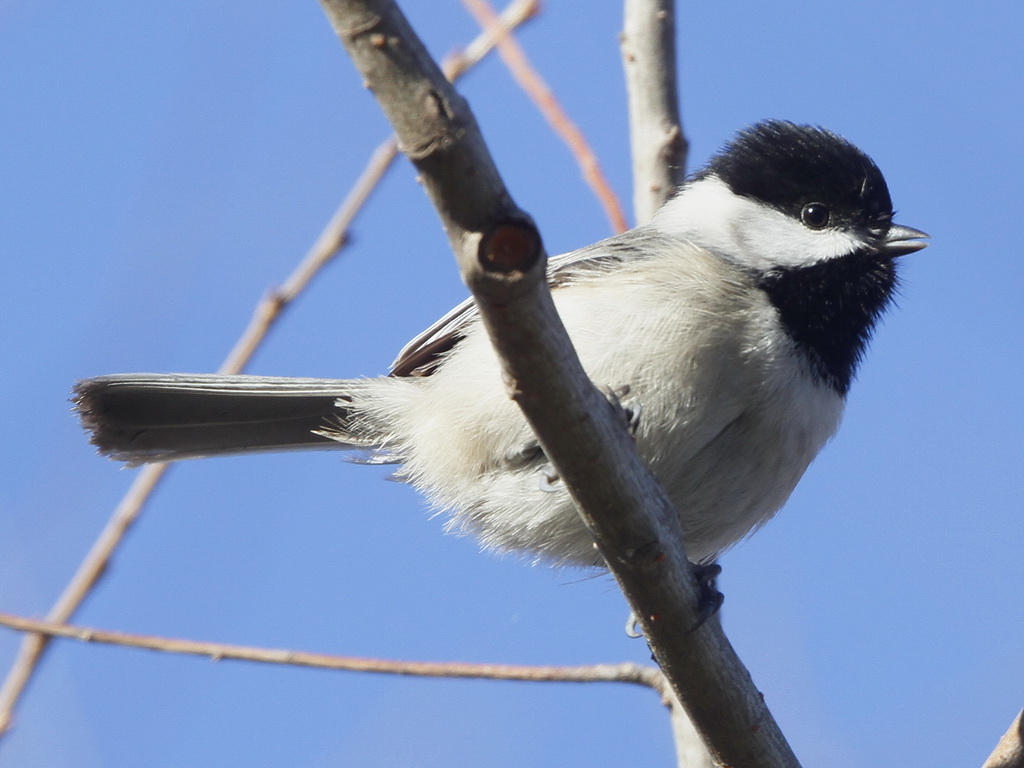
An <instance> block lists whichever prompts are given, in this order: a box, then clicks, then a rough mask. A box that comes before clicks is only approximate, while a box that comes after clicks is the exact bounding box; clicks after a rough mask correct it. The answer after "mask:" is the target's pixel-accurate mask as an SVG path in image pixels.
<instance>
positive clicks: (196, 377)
mask: <svg viewBox="0 0 1024 768" xmlns="http://www.w3.org/2000/svg"><path fill="white" fill-rule="evenodd" d="M893 216H894V212H893V206H892V201H891V198H890V194H889V189H888V186H887V185H886V182H885V178H884V177H883V175H882V173H881V171H880V170H879V168H878V166H877V165H876V164H875V163H874V161H872V160H871V158H870V157H869V156H868V155H867V154H865V153H864V152H862V151H861V150H860V149H859V148H858V147H857V146H855V145H854V144H852V143H851V142H849V141H848V140H846V139H845V138H843V137H841V136H840V135H838V134H836V133H833V132H831V131H829V130H826V129H824V128H821V127H818V126H814V125H806V124H798V123H794V122H789V121H783V120H774V119H773V120H764V121H761V122H758V123H755V124H753V125H750V126H748V127H746V128H744V129H742V130H741V131H739V132H738V133H737V134H736V135H735V136H734V137H733V138H732V139H731V140H730V141H729V142H728V143H726V144H725V146H724V147H723V148H722V149H721V150H720V151H719V152H718V153H717V154H715V155H713V156H712V157H711V159H710V160H709V161H708V162H707V164H706V165H705V166H704V167H702V168H701V169H700V170H698V171H696V172H695V173H693V174H692V175H691V176H689V177H688V178H687V179H686V180H685V181H684V182H683V183H682V184H681V185H680V187H679V189H678V190H676V191H675V193H674V194H673V195H672V197H671V198H670V199H669V200H668V201H667V202H666V203H665V204H664V205H663V207H662V208H661V209H660V210H658V212H657V213H656V214H655V215H654V216H653V218H652V219H651V220H650V221H649V222H647V223H644V224H641V225H639V226H637V227H635V228H633V229H630V230H628V231H625V232H622V233H620V234H617V235H615V236H613V237H610V238H608V239H605V240H602V241H600V242H597V243H595V244H593V245H589V246H587V247H584V248H581V249H579V250H575V251H572V252H570V253H566V254H563V255H561V256H556V257H553V258H551V259H550V260H549V262H548V267H547V278H548V282H549V284H550V287H551V293H552V297H553V299H554V303H555V306H556V308H557V309H558V312H559V315H560V316H561V318H562V320H563V322H564V324H565V327H566V329H567V331H568V333H569V336H570V338H571V340H572V342H573V344H574V346H575V348H576V351H577V353H578V355H579V357H580V360H581V362H582V364H583V367H584V369H585V370H586V372H587V374H588V375H589V377H590V378H591V380H592V381H593V382H595V383H596V384H597V385H599V386H601V387H603V388H605V389H606V391H608V392H609V393H611V394H612V396H614V397H616V398H617V399H618V400H620V401H621V405H622V409H623V411H624V413H625V414H626V415H627V418H628V422H629V424H628V427H629V429H630V430H631V432H632V433H633V436H634V440H635V445H636V450H637V452H638V454H639V456H640V458H641V459H642V460H643V462H644V463H645V464H646V465H647V466H648V467H649V468H650V470H652V472H653V474H654V475H655V477H657V479H658V480H659V481H660V482H661V484H662V485H663V487H664V488H665V490H666V492H667V494H668V496H669V498H670V499H671V501H672V502H673V504H674V506H675V508H676V510H677V511H678V514H679V518H680V522H681V525H682V531H683V535H684V539H685V546H686V551H687V555H688V557H689V559H690V560H691V561H692V562H693V563H695V564H698V565H699V564H709V563H713V561H714V560H715V559H716V558H717V557H718V556H719V555H720V554H721V553H722V552H724V551H725V550H727V549H728V548H730V547H731V546H733V545H734V544H736V543H737V542H739V541H740V540H742V539H743V538H745V537H746V536H748V535H749V534H750V533H751V532H753V531H754V530H756V529H757V528H759V527H760V526H761V525H763V524H764V523H765V522H766V521H768V520H769V519H770V518H772V517H773V516H774V515H775V514H776V512H777V511H778V510H779V509H780V508H781V507H782V506H783V505H784V503H785V502H786V501H787V499H788V498H789V496H790V494H791V493H792V491H793V489H794V488H795V487H796V485H797V483H798V481H799V480H800V478H801V477H802V476H803V474H804V472H805V470H806V469H807V467H808V466H809V465H810V463H811V462H812V460H813V459H814V458H815V457H816V456H817V454H818V453H819V451H820V450H821V449H822V447H823V446H824V445H825V444H826V443H827V442H828V441H829V440H830V439H831V438H832V437H833V435H834V434H835V432H836V430H837V428H838V426H839V423H840V420H841V417H842V413H843V409H844V405H845V402H846V398H847V394H848V392H849V390H850V386H851V384H852V382H853V380H854V378H855V375H856V371H857V368H858V365H859V363H860V362H861V360H862V358H863V355H864V353H865V350H866V347H867V345H868V342H869V340H870V338H871V336H872V332H873V330H874V329H875V327H876V325H877V322H878V320H879V319H880V317H881V316H882V314H883V312H884V311H885V310H886V308H887V307H889V306H890V304H891V303H892V300H893V297H894V294H895V293H896V291H897V289H898V274H897V273H898V266H899V261H900V257H902V256H904V255H907V254H910V253H913V252H916V251H919V250H921V249H922V248H924V247H925V246H926V245H927V238H928V235H927V234H925V233H924V232H922V231H920V230H917V229H913V228H911V227H907V226H902V225H899V224H896V223H894V221H893ZM73 401H74V404H75V408H76V409H77V411H78V413H79V415H80V418H81V420H82V423H83V425H84V427H85V428H86V429H87V431H89V432H90V433H91V439H92V442H93V443H94V444H95V445H96V446H97V448H98V450H99V452H101V453H102V454H105V455H107V456H109V457H112V458H114V459H117V460H120V461H123V462H127V463H128V464H129V465H139V464H144V463H147V462H163V461H176V460H181V459H191V458H200V457H214V456H222V455H229V454H239V453H252V452H263V451H288V450H300V449H347V450H351V451H356V452H358V456H360V457H362V460H364V461H369V462H375V463H392V464H396V465H398V469H397V470H396V477H397V478H398V479H400V480H403V481H406V482H408V483H410V484H411V485H413V486H414V487H415V488H417V489H418V490H419V491H421V492H422V493H423V494H424V495H425V497H426V498H427V500H428V501H429V504H430V506H431V507H432V508H433V509H434V510H437V511H439V512H443V513H444V514H445V515H446V516H447V517H446V525H445V527H446V529H447V530H449V531H454V532H457V533H464V534H472V535H474V536H476V537H477V538H478V540H479V541H480V543H481V545H482V547H483V548H485V549H489V550H497V551H499V552H511V553H515V554H518V555H520V556H523V557H525V558H527V559H529V560H531V561H534V562H547V563H551V564H554V565H568V566H583V567H598V568H602V567H605V563H604V562H603V560H602V558H601V555H600V553H599V552H598V551H597V549H596V548H595V546H594V542H593V539H592V537H591V535H590V533H589V532H588V531H587V529H586V527H585V526H584V524H583V522H582V521H581V519H580V517H579V515H578V513H577V511H576V508H575V506H574V503H573V501H572V498H571V497H570V494H569V492H568V490H567V489H566V488H565V487H564V485H563V484H562V482H561V481H560V479H559V477H558V473H557V471H556V470H555V469H554V468H553V467H552V465H551V463H550V462H549V460H548V458H547V457H546V456H545V454H544V451H543V448H542V447H541V446H540V444H539V443H538V441H537V439H536V437H535V436H534V435H533V432H532V430H531V429H530V427H529V425H528V424H527V422H526V420H525V418H524V417H523V415H522V413H521V412H520V411H519V408H518V406H517V405H516V404H515V403H514V402H513V401H512V400H511V399H510V398H509V396H508V393H507V391H506V387H505V384H504V382H503V380H502V374H501V369H500V366H499V362H498V359H497V356H496V354H495V352H494V351H493V349H492V348H491V345H490V342H489V340H488V338H487V334H486V332H485V329H484V327H483V324H482V322H481V319H480V315H479V312H478V310H477V308H476V306H475V305H474V303H473V302H472V300H471V299H468V300H466V301H465V302H463V303H462V304H460V305H458V306H456V307H455V308H454V309H453V310H451V311H450V312H448V313H447V314H446V315H444V316H443V317H442V318H441V319H440V320H438V321H437V322H436V323H435V324H434V325H432V326H431V327H430V328H428V329H426V330H425V331H423V332H422V333H420V334H419V335H418V336H416V337H415V338H413V339H412V340H411V341H410V342H409V343H408V344H407V345H406V346H405V347H404V348H403V349H402V350H401V351H400V352H399V354H398V357H397V359H396V360H395V361H394V362H393V364H392V366H391V368H390V371H389V373H388V374H387V375H385V376H381V377H378V378H363V379H314V378H291V377H270V376H253V375H217V374H159V373H158V374H151V373H141V374H115V375H107V376H99V377H96V378H91V379H86V380H83V381H80V382H78V383H77V384H76V385H75V388H74V392H73Z"/></svg>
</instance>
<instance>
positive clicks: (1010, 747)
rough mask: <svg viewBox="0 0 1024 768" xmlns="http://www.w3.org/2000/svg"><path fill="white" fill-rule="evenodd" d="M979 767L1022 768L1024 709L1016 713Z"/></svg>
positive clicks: (1023, 766) (1023, 755)
mask: <svg viewBox="0 0 1024 768" xmlns="http://www.w3.org/2000/svg"><path fill="white" fill-rule="evenodd" d="M981 768H1024V709H1022V710H1021V711H1020V712H1018V713H1017V717H1016V718H1015V719H1014V721H1013V723H1012V724H1011V725H1010V727H1009V729H1008V730H1007V731H1006V733H1004V734H1003V738H1001V739H1000V740H999V743H998V744H997V745H996V748H995V749H994V750H993V751H992V754H991V755H989V757H988V760H986V761H985V764H984V765H983V766H982V767H981Z"/></svg>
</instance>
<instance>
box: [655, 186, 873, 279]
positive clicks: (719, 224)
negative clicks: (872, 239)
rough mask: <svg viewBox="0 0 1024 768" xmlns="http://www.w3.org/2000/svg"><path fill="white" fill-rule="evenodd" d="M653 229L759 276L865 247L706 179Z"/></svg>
mask: <svg viewBox="0 0 1024 768" xmlns="http://www.w3.org/2000/svg"><path fill="white" fill-rule="evenodd" d="M652 225H653V226H655V227H657V228H658V229H660V230H661V231H663V232H666V233H668V234H671V235H673V236H675V237H679V238H681V239H684V240H687V241H689V242H691V243H693V244H694V245H696V246H699V247H702V248H707V249H708V250H710V251H714V252H715V253H717V254H719V255H720V256H723V257H725V258H727V259H729V260H731V261H734V262H736V263H738V264H742V265H743V266H747V267H751V268H753V269H756V270H758V271H765V270H768V269H771V268H773V267H801V266H808V265H809V264H814V263H816V262H820V261H826V260H828V259H835V258H838V257H840V256H847V255H849V254H851V253H854V252H855V251H857V250H859V249H860V248H862V247H863V243H862V242H861V241H860V240H859V239H858V238H856V237H855V236H854V235H852V234H851V233H849V232H843V231H840V230H835V229H822V230H812V229H808V228H807V227H805V226H804V225H803V224H801V223H800V222H799V221H797V220H795V219H793V218H790V217H789V216H786V215H785V214H784V213H781V212H780V211H777V210H775V209H774V208H769V207H768V206H766V205H762V204H760V203H757V202H754V201H753V200H751V199H749V198H746V197H740V196H738V195H735V194H733V192H732V191H731V190H730V189H729V188H728V186H726V185H725V184H724V183H723V182H722V181H721V180H719V179H717V178H715V177H714V176H710V177H708V178H705V179H702V180H700V181H698V182H696V183H695V184H692V185H690V186H688V187H686V188H685V189H683V191H682V192H680V194H678V195H676V197H674V198H672V199H671V200H670V201H669V202H668V203H666V204H665V205H664V207H662V209H661V210H660V211H658V213H657V214H656V215H655V217H654V219H653V220H652Z"/></svg>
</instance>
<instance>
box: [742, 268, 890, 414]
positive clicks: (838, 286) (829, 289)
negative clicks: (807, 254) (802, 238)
mask: <svg viewBox="0 0 1024 768" xmlns="http://www.w3.org/2000/svg"><path fill="white" fill-rule="evenodd" d="M896 284H897V278H896V268H895V264H894V263H893V261H892V260H891V259H880V258H878V257H877V256H873V255H853V256H847V257H843V258H838V259H829V260H827V261H823V262H819V263H817V264H812V265H810V266H803V267H782V268H776V269H772V270H769V271H767V272H765V273H764V274H763V275H762V276H761V277H760V279H759V281H758V287H760V288H761V289H762V290H763V291H764V292H765V293H766V294H767V295H768V298H769V300H770V301H771V303H772V304H773V305H774V306H775V308H776V310H777V311H778V313H779V318H780V319H781V320H782V323H783V325H784V326H785V328H786V332H787V333H788V334H789V336H790V337H791V338H792V339H793V341H794V342H795V343H796V345H797V348H798V349H800V351H801V352H803V353H804V355H805V356H806V357H807V360H808V361H809V363H810V365H811V369H812V370H813V371H814V373H815V375H816V376H818V377H819V378H820V379H821V380H822V381H824V382H825V383H827V384H828V385H829V386H831V387H832V388H833V389H835V390H836V391H837V392H838V393H839V394H840V395H844V396H845V395H846V393H847V391H848V390H849V388H850V384H851V382H852V381H853V377H854V375H855V373H856V370H857V365H858V363H859V362H860V359H861V357H862V355H863V354H864V350H865V347H866V346H867V343H868V340H869V339H870V338H871V332H872V330H873V329H874V327H875V323H876V322H877V321H878V318H879V316H880V315H881V314H882V312H883V311H884V310H885V308H886V306H888V304H889V302H890V300H891V299H892V295H893V291H894V290H895V289H896Z"/></svg>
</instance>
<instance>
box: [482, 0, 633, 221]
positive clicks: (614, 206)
mask: <svg viewBox="0 0 1024 768" xmlns="http://www.w3.org/2000/svg"><path fill="white" fill-rule="evenodd" d="M462 4H463V5H465V6H466V8H467V10H469V12H470V13H471V14H472V15H473V17H474V18H475V19H476V20H477V23H478V24H479V25H480V26H481V27H483V28H484V29H486V30H488V31H490V32H492V33H496V32H497V29H498V24H499V23H500V22H499V19H498V16H497V14H495V12H494V9H492V8H491V5H490V3H488V2H487V0H462ZM498 55H499V56H501V59H502V61H504V62H505V66H506V67H508V70H509V72H511V73H512V76H513V77H514V78H515V80H516V82H517V83H519V86H520V87H521V88H522V89H523V90H524V91H526V94H527V95H528V96H529V97H530V98H531V99H533V101H534V103H535V104H536V105H537V107H538V108H539V109H540V111H541V114H543V115H544V118H545V119H546V120H547V121H548V123H549V124H550V125H551V127H552V128H553V129H554V130H555V132H556V133H557V134H558V135H559V136H560V137H561V138H562V141H564V142H565V144H566V146H568V147H569V151H570V152H572V154H573V156H574V157H575V158H576V162H577V164H578V165H579V166H580V169H581V170H582V172H583V178H584V179H585V180H586V182H587V184H589V185H590V188H591V189H592V190H593V191H594V194H595V195H596V196H597V199H598V200H599V201H600V203H601V206H602V207H603V208H604V212H605V216H607V217H608V221H609V223H610V224H611V227H612V230H613V231H615V232H622V231H623V230H625V229H626V228H627V225H626V216H625V214H624V213H623V212H622V205H621V204H620V203H619V199H618V196H617V195H616V194H615V192H614V190H612V188H611V185H610V184H609V183H608V179H607V178H605V175H604V173H603V172H602V170H601V165H600V163H598V161H597V156H596V155H595V154H594V152H593V150H592V149H591V148H590V144H589V142H587V139H586V137H585V136H584V135H583V132H582V131H581V130H580V129H579V127H578V126H577V125H576V124H575V123H574V122H573V121H572V120H571V119H570V118H569V116H568V115H567V114H566V113H565V110H564V109H562V105H561V104H559V102H558V99H557V98H555V94H554V93H552V91H551V88H549V87H548V84H547V83H546V82H545V81H544V78H543V77H541V75H540V73H539V72H537V70H535V69H534V68H533V66H532V65H531V64H530V62H529V60H528V59H527V57H526V53H525V52H524V51H523V49H522V47H521V46H520V45H519V43H518V42H516V40H515V38H514V37H512V36H511V35H502V36H499V37H498Z"/></svg>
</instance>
